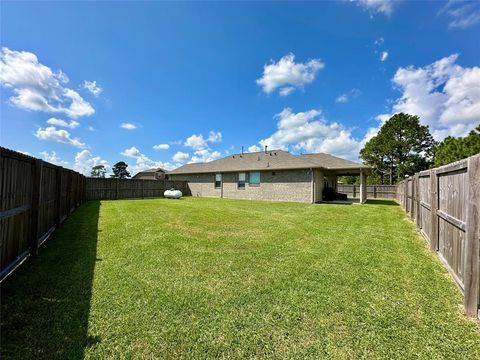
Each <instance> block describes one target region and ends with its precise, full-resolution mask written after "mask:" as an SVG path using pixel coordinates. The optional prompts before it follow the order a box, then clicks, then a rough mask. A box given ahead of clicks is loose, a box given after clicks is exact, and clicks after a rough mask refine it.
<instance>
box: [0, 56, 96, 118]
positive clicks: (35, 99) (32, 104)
mask: <svg viewBox="0 0 480 360" xmlns="http://www.w3.org/2000/svg"><path fill="white" fill-rule="evenodd" d="M68 81H69V79H68V77H67V76H66V75H65V74H64V73H63V72H62V71H61V70H60V71H57V72H53V71H52V70H51V69H50V68H49V67H47V66H45V65H43V64H41V63H39V61H38V58H37V56H36V55H35V54H33V53H31V52H28V51H13V50H10V49H8V48H6V47H4V48H2V51H1V53H0V84H1V85H3V86H4V87H6V88H9V89H11V90H12V92H13V94H14V95H13V96H12V97H10V102H11V103H12V104H13V105H15V106H17V107H19V108H22V109H25V110H31V111H43V112H47V113H64V114H66V115H68V116H69V117H72V118H78V117H81V116H89V115H92V114H93V113H94V112H95V110H94V109H93V107H92V106H91V105H90V104H89V103H88V102H86V101H85V100H84V99H83V98H82V97H81V96H80V95H79V94H78V93H77V92H76V91H75V90H72V89H69V88H66V87H64V86H63V84H65V83H68Z"/></svg>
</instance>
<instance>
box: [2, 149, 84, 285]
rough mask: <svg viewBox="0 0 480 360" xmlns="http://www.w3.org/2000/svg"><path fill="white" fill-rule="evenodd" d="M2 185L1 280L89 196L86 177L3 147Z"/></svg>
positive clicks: (34, 252) (35, 251) (33, 252)
mask: <svg viewBox="0 0 480 360" xmlns="http://www.w3.org/2000/svg"><path fill="white" fill-rule="evenodd" d="M67 178H69V179H73V181H70V182H67V181H66V180H65V179H67ZM0 186H1V205H0V210H1V217H0V222H1V223H0V229H1V230H0V232H1V239H0V251H1V253H0V281H1V280H3V279H4V278H5V277H6V276H7V275H8V274H9V273H10V272H11V271H12V270H13V269H14V268H15V267H16V266H17V265H18V264H20V263H21V262H22V261H23V260H25V259H26V258H27V257H28V256H35V255H36V254H37V251H38V247H39V246H40V245H41V244H42V243H43V242H44V241H45V240H46V239H47V238H48V236H49V235H50V234H51V233H52V232H53V230H54V229H55V228H57V227H58V226H59V225H60V223H61V222H62V221H63V220H64V219H65V218H66V217H67V216H68V215H69V214H70V212H71V211H73V209H74V208H75V207H77V206H78V205H80V203H81V202H82V201H83V200H84V199H85V177H84V176H83V175H81V174H79V173H76V172H74V171H73V170H69V169H64V168H62V167H60V166H56V165H53V164H50V163H47V162H45V161H42V160H39V159H35V158H33V157H30V156H26V155H23V154H20V153H18V152H15V151H12V150H9V149H5V148H0Z"/></svg>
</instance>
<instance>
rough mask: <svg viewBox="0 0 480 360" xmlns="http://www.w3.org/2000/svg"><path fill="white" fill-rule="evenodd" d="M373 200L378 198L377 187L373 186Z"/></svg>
mask: <svg viewBox="0 0 480 360" xmlns="http://www.w3.org/2000/svg"><path fill="white" fill-rule="evenodd" d="M373 198H374V199H376V198H377V187H376V186H375V185H373Z"/></svg>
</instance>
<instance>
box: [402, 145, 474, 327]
mask: <svg viewBox="0 0 480 360" xmlns="http://www.w3.org/2000/svg"><path fill="white" fill-rule="evenodd" d="M397 186H398V187H397V200H398V202H399V203H400V205H401V206H402V208H403V209H404V210H405V211H406V213H407V214H408V215H409V216H410V218H411V219H412V220H413V221H414V222H415V223H416V226H417V229H418V231H419V232H420V233H421V234H422V235H423V236H424V237H425V239H426V240H427V242H428V243H429V244H430V249H431V250H432V251H434V252H436V254H438V256H439V257H440V259H441V261H442V262H443V264H444V265H445V267H446V268H447V269H448V271H449V272H450V274H451V275H452V277H453V278H454V280H455V282H456V283H457V285H458V287H459V288H460V289H461V290H462V292H463V295H464V308H465V312H466V313H467V314H468V315H470V316H478V317H480V310H479V308H480V273H479V272H480V271H479V265H480V260H479V257H480V154H477V155H474V156H471V157H469V158H466V159H463V160H460V161H457V162H454V163H451V164H448V165H445V166H442V167H439V168H435V169H431V170H425V171H421V172H419V173H416V174H415V175H414V176H411V177H409V178H407V179H405V180H403V181H402V182H400V183H399V184H398V185H397Z"/></svg>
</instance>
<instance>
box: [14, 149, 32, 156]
mask: <svg viewBox="0 0 480 360" xmlns="http://www.w3.org/2000/svg"><path fill="white" fill-rule="evenodd" d="M15 151H16V152H19V153H20V154H23V155H27V156H32V154H30V153H29V152H28V151H23V150H15Z"/></svg>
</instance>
